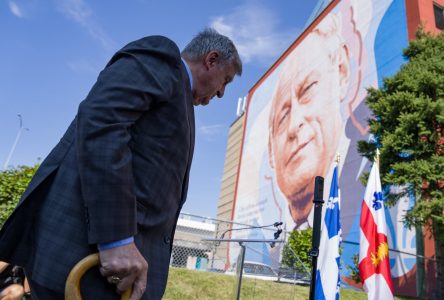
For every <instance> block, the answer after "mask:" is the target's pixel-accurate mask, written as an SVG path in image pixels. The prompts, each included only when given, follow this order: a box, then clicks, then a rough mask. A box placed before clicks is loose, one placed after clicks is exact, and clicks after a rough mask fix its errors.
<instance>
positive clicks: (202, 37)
mask: <svg viewBox="0 0 444 300" xmlns="http://www.w3.org/2000/svg"><path fill="white" fill-rule="evenodd" d="M211 51H217V52H218V53H219V54H220V55H221V60H220V63H221V64H222V65H226V64H228V63H231V64H232V65H233V66H234V67H235V69H236V74H237V75H239V76H240V75H241V74H242V61H241V59H240V57H239V54H238V53H237V49H236V46H234V43H233V42H232V41H231V40H230V39H229V38H228V37H226V36H224V35H222V34H220V33H219V32H217V31H216V30H214V29H212V28H206V29H205V30H203V31H201V32H199V33H198V34H197V35H196V36H195V37H194V38H193V39H192V40H191V42H190V43H189V44H188V45H187V46H186V47H185V49H183V50H182V53H181V54H182V57H183V58H185V59H189V60H191V61H195V60H198V59H200V58H201V57H203V56H205V55H207V54H208V53H209V52H211Z"/></svg>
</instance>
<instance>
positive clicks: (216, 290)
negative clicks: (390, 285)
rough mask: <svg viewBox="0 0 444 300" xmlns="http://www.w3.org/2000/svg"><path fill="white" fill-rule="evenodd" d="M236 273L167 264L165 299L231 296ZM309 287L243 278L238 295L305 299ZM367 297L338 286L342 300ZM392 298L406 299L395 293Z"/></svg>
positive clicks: (177, 299) (178, 299)
mask: <svg viewBox="0 0 444 300" xmlns="http://www.w3.org/2000/svg"><path fill="white" fill-rule="evenodd" d="M235 288H236V277H235V276H229V275H225V274H218V273H210V272H202V271H194V270H187V269H180V268H170V275H169V278H168V284H167V288H166V291H165V295H164V297H163V299H164V300H200V299H208V300H210V299H211V300H213V299H218V300H219V299H220V300H224V299H227V300H232V299H234V295H235V292H236V291H235ZM308 296H309V287H308V286H299V285H292V284H288V283H278V282H270V281H264V280H255V279H251V278H243V279H242V290H241V299H257V300H260V299H266V300H268V299H278V300H287V299H288V300H292V299H308ZM355 299H363V300H365V299H367V294H365V293H364V292H361V291H354V290H350V289H341V300H355ZM395 299H408V298H401V297H395Z"/></svg>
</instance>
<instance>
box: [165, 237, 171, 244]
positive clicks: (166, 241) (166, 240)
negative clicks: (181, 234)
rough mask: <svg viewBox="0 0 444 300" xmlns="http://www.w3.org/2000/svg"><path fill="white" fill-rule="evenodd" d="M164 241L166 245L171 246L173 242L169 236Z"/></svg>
mask: <svg viewBox="0 0 444 300" xmlns="http://www.w3.org/2000/svg"><path fill="white" fill-rule="evenodd" d="M163 241H164V242H165V244H169V243H170V242H171V239H170V237H169V236H166V237H164V238H163Z"/></svg>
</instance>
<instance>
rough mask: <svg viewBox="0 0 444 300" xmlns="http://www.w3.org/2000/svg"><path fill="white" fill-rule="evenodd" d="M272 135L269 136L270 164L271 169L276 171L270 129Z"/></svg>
mask: <svg viewBox="0 0 444 300" xmlns="http://www.w3.org/2000/svg"><path fill="white" fill-rule="evenodd" d="M269 131H270V133H269V134H268V163H269V164H270V167H271V168H272V169H274V155H273V145H271V128H270V129H269Z"/></svg>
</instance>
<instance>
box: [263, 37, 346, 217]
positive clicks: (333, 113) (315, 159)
mask: <svg viewBox="0 0 444 300" xmlns="http://www.w3.org/2000/svg"><path fill="white" fill-rule="evenodd" d="M348 77H349V64H348V55H347V49H346V48H345V46H343V44H341V43H340V42H339V40H338V39H337V38H330V37H328V36H326V35H325V34H321V33H316V32H312V33H311V34H310V35H308V36H307V37H306V38H305V40H304V41H303V43H301V44H300V45H299V46H298V47H297V48H296V49H295V50H294V51H293V52H292V53H290V55H289V56H288V57H287V61H286V62H285V65H284V67H283V70H282V72H281V74H280V77H279V79H278V83H277V86H276V90H275V93H274V96H273V103H272V108H271V113H270V132H269V154H270V165H271V166H272V167H273V168H274V169H275V172H276V179H277V183H278V185H279V188H280V189H281V191H282V193H283V194H284V195H285V196H286V198H287V200H288V201H289V207H290V211H291V214H292V217H293V219H294V220H295V221H296V222H297V223H300V222H302V221H304V218H305V220H306V218H307V216H308V214H309V212H310V210H311V206H312V201H311V200H312V195H313V189H314V178H315V177H316V176H326V174H327V172H328V170H329V168H330V166H331V163H332V162H333V160H334V157H335V153H336V148H337V146H338V143H339V140H340V137H341V134H342V131H343V120H342V117H341V113H340V102H341V101H342V100H343V99H344V97H345V94H346V89H347V85H348Z"/></svg>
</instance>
